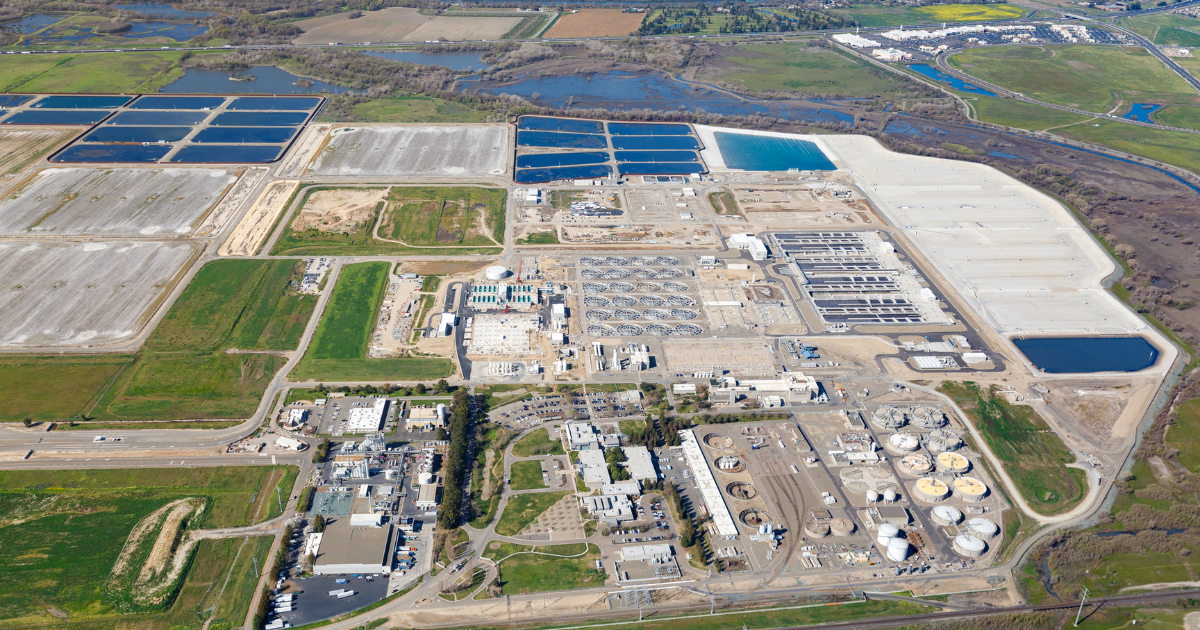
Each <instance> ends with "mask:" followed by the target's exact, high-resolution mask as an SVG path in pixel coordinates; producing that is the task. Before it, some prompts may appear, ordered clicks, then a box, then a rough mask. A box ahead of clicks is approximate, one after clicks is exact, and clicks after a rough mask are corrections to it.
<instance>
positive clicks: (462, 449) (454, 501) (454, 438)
mask: <svg viewBox="0 0 1200 630" xmlns="http://www.w3.org/2000/svg"><path fill="white" fill-rule="evenodd" d="M470 441H471V395H470V394H468V393H467V389H466V388H465V387H460V388H459V389H458V391H456V392H455V393H454V403H453V405H452V406H451V408H450V446H449V448H447V449H446V464H445V467H444V470H445V476H444V481H443V485H444V488H443V490H442V507H441V509H440V510H439V511H438V528H439V529H441V530H442V531H449V530H452V529H455V528H457V527H458V524H459V520H460V517H461V516H462V502H463V486H465V485H466V483H467V470H468V469H469V468H470V461H469V459H468V453H467V445H468V443H469V442H470Z"/></svg>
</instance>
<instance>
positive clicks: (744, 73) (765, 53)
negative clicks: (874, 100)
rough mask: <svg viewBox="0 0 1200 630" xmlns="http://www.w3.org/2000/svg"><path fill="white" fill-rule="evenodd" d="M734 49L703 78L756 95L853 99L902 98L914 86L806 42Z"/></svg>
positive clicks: (839, 53)
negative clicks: (783, 93)
mask: <svg viewBox="0 0 1200 630" xmlns="http://www.w3.org/2000/svg"><path fill="white" fill-rule="evenodd" d="M733 50H734V51H736V52H735V55H736V56H734V55H730V56H726V57H722V58H721V62H720V65H719V66H705V67H704V69H703V70H702V71H701V73H700V75H699V76H698V77H697V79H698V80H700V81H724V82H728V83H736V84H738V85H740V86H742V87H744V88H746V89H747V90H751V91H754V92H763V91H797V92H804V93H808V94H838V95H841V96H851V97H868V96H883V95H899V94H904V93H906V92H908V89H906V88H908V87H911V86H912V84H911V83H909V82H908V81H905V80H904V79H903V78H901V77H899V76H897V75H896V74H894V73H891V72H888V71H886V70H883V69H881V68H878V67H876V66H875V65H873V64H871V63H870V62H868V61H864V60H861V59H858V58H855V57H852V56H850V55H846V54H843V53H841V52H837V51H832V50H830V49H828V48H810V47H809V46H808V44H806V43H795V44H793V43H787V44H753V45H748V46H737V47H736V48H734V49H733ZM743 54H744V55H745V56H742V55H743Z"/></svg>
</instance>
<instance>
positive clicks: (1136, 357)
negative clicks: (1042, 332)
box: [1013, 337, 1158, 374]
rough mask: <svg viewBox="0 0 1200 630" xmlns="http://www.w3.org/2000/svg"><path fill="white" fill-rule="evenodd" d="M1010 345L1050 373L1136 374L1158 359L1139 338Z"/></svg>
mask: <svg viewBox="0 0 1200 630" xmlns="http://www.w3.org/2000/svg"><path fill="white" fill-rule="evenodd" d="M1013 343H1014V344H1016V346H1017V348H1018V349H1019V350H1020V351H1021V352H1022V353H1024V354H1025V356H1026V357H1028V358H1029V362H1030V363H1033V364H1034V366H1036V367H1037V368H1038V369H1040V370H1042V371H1044V372H1049V373H1051V374H1076V373H1092V372H1136V371H1138V370H1144V369H1146V368H1148V367H1150V366H1152V365H1154V362H1155V361H1156V360H1157V359H1158V349H1157V348H1155V347H1154V346H1153V345H1151V343H1150V342H1149V341H1146V340H1145V339H1144V338H1142V337H1035V338H1029V339H1015V340H1013Z"/></svg>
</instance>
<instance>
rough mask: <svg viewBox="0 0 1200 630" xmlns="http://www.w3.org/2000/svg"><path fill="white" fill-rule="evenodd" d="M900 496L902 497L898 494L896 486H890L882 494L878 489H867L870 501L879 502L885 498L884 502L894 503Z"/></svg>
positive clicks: (868, 500)
mask: <svg viewBox="0 0 1200 630" xmlns="http://www.w3.org/2000/svg"><path fill="white" fill-rule="evenodd" d="M898 498H900V495H898V494H896V490H895V489H894V488H888V489H887V490H884V491H883V493H882V494H880V493H879V492H878V491H876V490H867V502H868V503H877V502H878V501H879V500H880V499H883V501H884V503H894V502H895V501H896V499H898Z"/></svg>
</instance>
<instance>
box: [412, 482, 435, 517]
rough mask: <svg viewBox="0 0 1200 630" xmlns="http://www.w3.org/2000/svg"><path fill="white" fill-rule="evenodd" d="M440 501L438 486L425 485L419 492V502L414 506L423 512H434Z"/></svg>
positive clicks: (414, 502) (415, 502) (433, 484)
mask: <svg viewBox="0 0 1200 630" xmlns="http://www.w3.org/2000/svg"><path fill="white" fill-rule="evenodd" d="M438 501H439V497H438V485H437V484H436V483H423V484H421V489H420V490H418V491H417V500H416V501H413V505H415V506H416V507H417V508H418V509H421V510H432V509H433V508H435V507H437V504H438Z"/></svg>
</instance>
